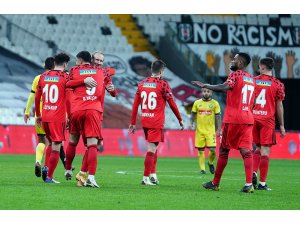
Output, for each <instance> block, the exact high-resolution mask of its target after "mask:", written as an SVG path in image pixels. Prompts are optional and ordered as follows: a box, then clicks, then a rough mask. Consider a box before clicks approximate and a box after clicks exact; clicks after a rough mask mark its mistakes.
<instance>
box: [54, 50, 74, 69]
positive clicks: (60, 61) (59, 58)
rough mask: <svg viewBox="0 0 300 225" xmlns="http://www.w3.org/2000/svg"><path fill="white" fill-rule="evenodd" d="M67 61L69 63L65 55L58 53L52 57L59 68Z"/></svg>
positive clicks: (68, 57)
mask: <svg viewBox="0 0 300 225" xmlns="http://www.w3.org/2000/svg"><path fill="white" fill-rule="evenodd" d="M69 61H70V56H68V55H67V54H66V53H59V54H57V55H56V56H54V62H55V64H56V65H58V66H61V65H63V64H64V63H68V62H69Z"/></svg>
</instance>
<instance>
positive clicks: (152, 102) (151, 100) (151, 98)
mask: <svg viewBox="0 0 300 225" xmlns="http://www.w3.org/2000/svg"><path fill="white" fill-rule="evenodd" d="M156 97H157V94H156V93H155V92H153V91H152V92H150V93H149V94H148V95H147V92H146V91H142V93H141V98H142V99H143V100H142V109H151V110H153V109H155V108H156V105H157V101H156ZM147 99H148V101H147ZM146 102H147V104H146Z"/></svg>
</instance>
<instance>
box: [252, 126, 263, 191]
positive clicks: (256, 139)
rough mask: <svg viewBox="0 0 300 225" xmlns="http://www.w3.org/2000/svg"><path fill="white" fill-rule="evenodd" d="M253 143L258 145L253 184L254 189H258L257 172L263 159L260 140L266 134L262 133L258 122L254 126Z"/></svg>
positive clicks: (254, 160) (255, 152)
mask: <svg viewBox="0 0 300 225" xmlns="http://www.w3.org/2000/svg"><path fill="white" fill-rule="evenodd" d="M252 134H253V143H255V144H256V149H255V151H254V152H253V174H252V184H253V187H254V188H255V189H256V187H257V172H258V168H259V164H260V158H261V151H260V142H261V141H260V140H261V137H262V136H263V135H265V134H263V133H262V131H261V125H260V123H259V122H258V121H254V126H253V132H252Z"/></svg>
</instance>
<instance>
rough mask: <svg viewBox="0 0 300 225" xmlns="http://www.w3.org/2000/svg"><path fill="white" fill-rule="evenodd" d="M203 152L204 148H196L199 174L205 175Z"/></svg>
mask: <svg viewBox="0 0 300 225" xmlns="http://www.w3.org/2000/svg"><path fill="white" fill-rule="evenodd" d="M204 150H205V148H198V164H199V169H200V174H206V171H205V152H204Z"/></svg>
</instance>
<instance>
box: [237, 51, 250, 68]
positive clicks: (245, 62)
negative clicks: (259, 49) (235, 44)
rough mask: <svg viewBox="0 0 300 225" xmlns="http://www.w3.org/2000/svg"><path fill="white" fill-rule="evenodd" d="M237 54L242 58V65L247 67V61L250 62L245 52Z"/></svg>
mask: <svg viewBox="0 0 300 225" xmlns="http://www.w3.org/2000/svg"><path fill="white" fill-rule="evenodd" d="M237 54H238V55H239V56H240V57H242V58H243V61H244V66H245V67H247V66H248V65H249V63H250V62H251V58H250V56H249V55H248V54H247V53H245V52H239V53H237Z"/></svg>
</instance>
